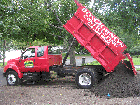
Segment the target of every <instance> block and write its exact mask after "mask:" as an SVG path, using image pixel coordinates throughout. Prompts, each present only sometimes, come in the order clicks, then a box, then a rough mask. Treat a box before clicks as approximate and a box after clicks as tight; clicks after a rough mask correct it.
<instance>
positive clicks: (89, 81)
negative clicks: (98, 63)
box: [75, 70, 95, 89]
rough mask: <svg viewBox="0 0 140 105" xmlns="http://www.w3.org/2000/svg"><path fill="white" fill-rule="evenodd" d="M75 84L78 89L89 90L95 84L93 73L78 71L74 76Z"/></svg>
mask: <svg viewBox="0 0 140 105" xmlns="http://www.w3.org/2000/svg"><path fill="white" fill-rule="evenodd" d="M75 82H76V85H77V86H78V88H81V89H90V88H91V87H92V86H93V85H94V84H95V79H94V75H93V72H91V71H88V70H82V71H79V72H78V73H77V74H76V77H75Z"/></svg>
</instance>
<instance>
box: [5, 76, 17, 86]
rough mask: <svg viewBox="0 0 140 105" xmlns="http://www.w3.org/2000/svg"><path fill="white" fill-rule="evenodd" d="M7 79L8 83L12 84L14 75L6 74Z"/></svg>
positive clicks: (14, 78)
mask: <svg viewBox="0 0 140 105" xmlns="http://www.w3.org/2000/svg"><path fill="white" fill-rule="evenodd" d="M7 81H8V83H9V84H11V85H13V84H15V82H16V77H15V75H14V74H8V78H7Z"/></svg>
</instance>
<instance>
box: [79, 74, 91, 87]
mask: <svg viewBox="0 0 140 105" xmlns="http://www.w3.org/2000/svg"><path fill="white" fill-rule="evenodd" d="M79 84H80V85H91V76H90V75H89V74H88V73H83V74H81V75H80V76H79Z"/></svg>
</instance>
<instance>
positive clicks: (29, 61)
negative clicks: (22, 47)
mask: <svg viewBox="0 0 140 105" xmlns="http://www.w3.org/2000/svg"><path fill="white" fill-rule="evenodd" d="M34 62H35V48H28V49H27V50H26V51H25V52H24V53H23V54H22V56H21V59H20V60H19V66H20V67H19V68H20V70H21V72H32V71H34Z"/></svg>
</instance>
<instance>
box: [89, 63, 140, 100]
mask: <svg viewBox="0 0 140 105" xmlns="http://www.w3.org/2000/svg"><path fill="white" fill-rule="evenodd" d="M126 71H127V68H126V67H125V66H124V64H121V63H119V65H118V66H116V68H115V69H114V72H113V73H111V74H109V76H108V77H107V78H106V79H104V80H102V81H101V82H100V83H99V84H97V85H96V86H95V87H93V88H92V89H91V91H92V92H94V93H95V95H96V96H101V97H102V96H107V95H108V93H109V95H110V98H111V97H116V98H123V97H131V96H133V97H136V96H140V75H139V74H138V75H136V76H131V75H130V74H129V73H128V72H126Z"/></svg>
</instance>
